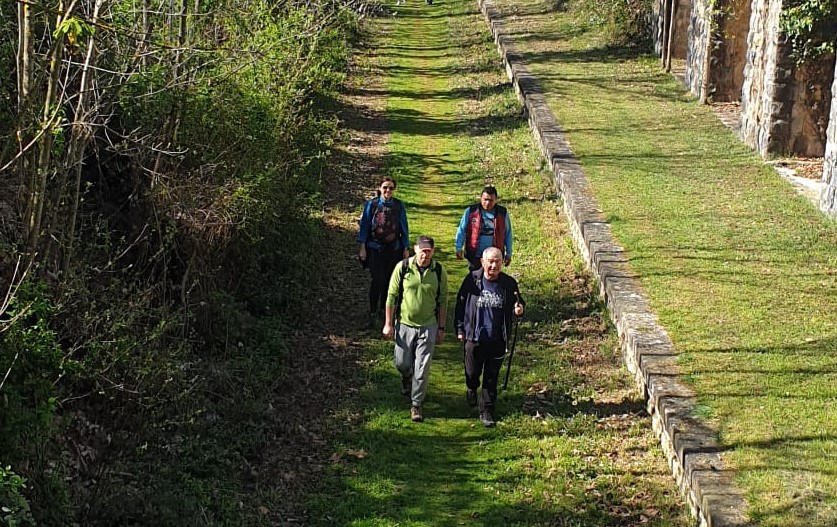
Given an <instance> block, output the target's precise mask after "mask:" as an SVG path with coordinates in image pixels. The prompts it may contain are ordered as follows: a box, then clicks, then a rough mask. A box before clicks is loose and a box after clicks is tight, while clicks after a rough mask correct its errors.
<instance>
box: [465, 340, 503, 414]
mask: <svg viewBox="0 0 837 527" xmlns="http://www.w3.org/2000/svg"><path fill="white" fill-rule="evenodd" d="M505 356H506V343H505V342H504V341H502V340H498V341H495V342H474V341H472V340H466V341H465V385H466V386H467V387H468V389H469V390H473V391H475V392H476V391H477V389H479V387H480V377H482V393H481V394H480V404H479V408H480V413H481V414H482V413H484V412H492V414H493V412H494V403H495V402H496V401H497V380H498V379H499V377H500V370H501V369H502V368H503V359H504V358H505Z"/></svg>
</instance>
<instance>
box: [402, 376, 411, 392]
mask: <svg viewBox="0 0 837 527" xmlns="http://www.w3.org/2000/svg"><path fill="white" fill-rule="evenodd" d="M412 391H413V378H412V377H404V376H403V375H402V376H401V395H403V396H405V397H406V396H409V395H410V392H412Z"/></svg>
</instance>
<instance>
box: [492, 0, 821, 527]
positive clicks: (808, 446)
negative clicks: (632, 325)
mask: <svg viewBox="0 0 837 527" xmlns="http://www.w3.org/2000/svg"><path fill="white" fill-rule="evenodd" d="M498 7H499V8H500V10H501V12H502V13H503V15H504V16H505V17H506V20H507V22H508V24H509V26H508V27H509V29H510V30H511V31H512V33H513V34H514V38H515V42H516V45H517V46H518V49H519V50H520V51H521V52H522V56H523V58H524V60H525V61H526V62H527V64H528V65H529V68H530V70H531V71H532V72H533V73H534V74H535V75H536V76H537V77H538V78H539V79H540V80H541V83H542V86H543V88H544V89H545V91H546V93H547V96H548V99H549V103H550V105H551V107H552V109H553V111H554V113H555V115H556V117H557V118H558V121H559V122H560V123H562V126H563V127H564V128H565V130H566V132H567V135H568V138H569V141H570V143H571V145H572V148H573V150H574V152H575V154H576V155H577V156H578V157H579V159H580V160H581V163H582V166H583V168H584V170H585V172H586V174H587V176H588V178H589V179H590V182H591V184H592V186H593V189H594V192H595V193H596V195H597V197H598V199H599V202H600V204H601V207H602V210H603V212H604V214H605V217H606V218H607V219H608V221H609V222H610V223H611V225H612V227H613V232H614V235H615V236H616V238H617V239H618V240H619V242H620V243H621V244H622V245H623V247H624V248H625V249H626V250H627V253H628V255H629V258H630V262H631V265H632V267H633V269H634V270H635V271H636V272H637V273H638V275H639V277H640V280H641V281H642V284H643V286H644V287H645V289H646V291H647V294H648V296H649V298H650V301H651V303H652V306H653V308H654V309H655V310H656V311H657V313H658V314H659V315H660V320H661V322H662V324H663V325H664V326H665V327H666V328H667V329H668V330H669V332H670V335H671V338H672V340H673V341H674V344H675V346H676V348H677V349H678V350H679V351H680V352H681V357H682V360H681V364H682V366H683V368H684V372H685V374H686V376H687V377H688V379H689V381H690V382H691V383H692V384H693V386H694V387H695V389H696V391H697V393H698V395H699V398H700V404H701V408H702V409H703V417H705V418H707V419H709V420H711V421H713V422H714V424H715V425H716V426H717V427H718V429H719V431H720V438H721V441H722V443H723V445H724V447H725V449H726V453H725V458H726V459H727V461H728V462H729V464H730V465H731V466H732V467H733V468H735V469H736V470H737V473H738V482H739V483H740V484H741V486H742V488H743V489H744V490H745V492H746V495H747V497H748V501H749V505H750V514H751V517H752V519H753V520H754V521H755V522H756V523H757V524H758V525H763V526H797V525H798V526H803V525H806V526H823V527H824V526H827V525H835V524H836V523H837V478H835V477H834V474H835V472H837V420H835V418H834V412H833V406H834V400H835V398H837V382H835V381H837V353H835V351H837V325H835V324H834V316H833V314H834V313H835V310H837V225H836V224H835V223H834V222H833V221H829V220H826V219H824V218H823V216H822V215H821V214H820V213H819V212H818V211H817V210H816V209H815V207H814V206H813V205H811V203H810V202H808V201H807V200H806V199H804V198H802V197H800V196H797V195H796V194H795V192H794V191H793V189H792V188H791V186H790V185H789V184H787V183H786V182H784V181H783V180H781V179H780V178H779V177H778V176H777V174H776V173H774V172H773V171H772V170H771V169H770V168H769V167H767V166H765V165H764V164H763V163H762V162H761V160H760V159H758V158H757V157H756V156H755V155H754V154H753V153H752V152H751V151H750V150H749V149H748V148H746V147H745V146H744V145H742V144H741V143H740V142H739V141H738V139H737V138H736V137H734V135H733V134H732V133H731V132H730V131H729V130H727V129H726V128H725V127H724V126H723V125H722V124H721V123H719V122H718V121H717V119H716V118H715V116H714V115H713V113H712V112H711V111H710V109H709V108H708V107H705V106H701V105H699V104H698V103H697V102H695V101H693V100H692V99H691V98H690V97H688V95H687V93H686V92H685V91H684V90H683V89H682V88H681V87H680V86H679V85H678V84H677V83H676V81H675V80H674V79H672V78H671V77H670V76H668V75H665V74H663V73H661V71H660V68H659V66H658V64H659V63H658V60H657V59H656V57H653V56H643V55H639V54H636V53H634V52H633V51H631V50H623V49H614V48H607V47H605V46H603V45H602V44H601V39H600V36H599V35H597V34H596V33H595V32H594V31H592V30H591V29H590V28H589V27H587V26H586V24H585V23H584V21H583V20H582V18H581V17H580V16H577V15H576V14H575V13H573V12H572V10H560V11H559V10H556V9H555V4H554V3H552V2H545V1H536V2H522V1H518V0H507V1H503V2H500V3H498Z"/></svg>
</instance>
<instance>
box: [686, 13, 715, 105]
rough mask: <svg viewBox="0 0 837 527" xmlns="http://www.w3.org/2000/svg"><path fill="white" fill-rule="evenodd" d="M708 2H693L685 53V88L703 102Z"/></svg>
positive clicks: (706, 57)
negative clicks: (687, 46)
mask: <svg viewBox="0 0 837 527" xmlns="http://www.w3.org/2000/svg"><path fill="white" fill-rule="evenodd" d="M709 6H710V0H694V1H693V2H692V9H691V11H690V12H689V29H688V41H689V49H688V50H687V51H686V87H687V88H689V91H690V92H692V95H694V96H695V97H697V98H699V99H701V100H705V99H706V96H707V95H708V94H707V93H706V92H705V91H704V84H705V83H706V75H707V74H708V72H707V71H706V70H707V67H708V65H709V63H708V58H709V57H708V56H707V55H708V53H709V18H708V13H709V9H710V7H709Z"/></svg>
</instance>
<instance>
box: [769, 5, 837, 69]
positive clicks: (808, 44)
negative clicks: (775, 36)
mask: <svg viewBox="0 0 837 527" xmlns="http://www.w3.org/2000/svg"><path fill="white" fill-rule="evenodd" d="M779 27H780V29H781V30H782V32H783V33H785V34H786V35H787V36H788V38H790V40H791V43H792V46H793V55H794V57H795V58H796V60H797V62H798V63H803V62H807V61H812V60H815V59H817V58H818V57H821V56H823V55H826V54H829V53H834V52H835V43H837V4H835V2H834V0H790V1H788V2H786V6H785V9H783V11H782V14H781V16H780V18H779Z"/></svg>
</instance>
